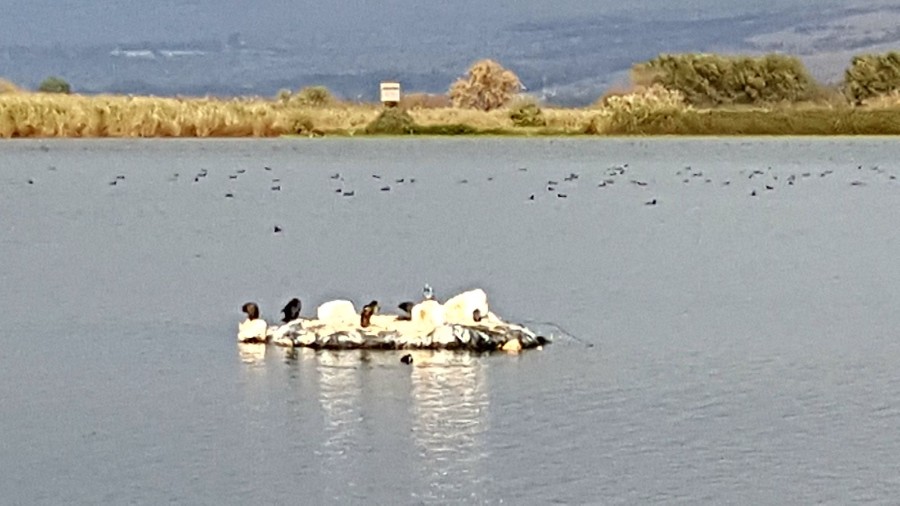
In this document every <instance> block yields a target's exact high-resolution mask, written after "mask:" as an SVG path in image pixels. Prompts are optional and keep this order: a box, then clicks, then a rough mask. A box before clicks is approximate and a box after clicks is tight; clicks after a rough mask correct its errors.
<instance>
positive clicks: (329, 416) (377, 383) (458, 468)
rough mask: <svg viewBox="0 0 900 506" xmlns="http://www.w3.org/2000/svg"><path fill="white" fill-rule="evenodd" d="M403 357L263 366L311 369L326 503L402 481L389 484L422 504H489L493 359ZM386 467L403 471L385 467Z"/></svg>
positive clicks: (318, 358) (308, 377)
mask: <svg viewBox="0 0 900 506" xmlns="http://www.w3.org/2000/svg"><path fill="white" fill-rule="evenodd" d="M270 353H272V351H270ZM404 354H405V353H399V352H391V351H384V352H380V351H373V352H363V351H314V350H309V349H298V350H285V351H284V353H281V354H273V355H272V356H275V355H278V356H280V357H283V359H281V360H278V361H276V360H269V361H268V363H266V364H265V367H277V366H278V365H279V364H286V365H289V366H290V368H291V369H295V368H299V369H301V370H303V371H304V372H303V373H302V376H303V377H304V380H305V381H303V382H301V383H300V385H302V386H300V388H304V389H306V392H308V393H309V394H310V395H313V396H315V398H317V400H318V404H319V407H320V410H321V414H322V422H323V424H322V426H321V430H322V432H321V434H320V436H319V437H318V438H316V439H318V442H316V443H314V445H313V446H314V450H313V453H314V454H315V455H316V457H317V458H318V459H320V462H319V463H318V464H317V467H320V468H321V469H327V470H328V473H327V474H326V475H323V476H322V481H321V482H320V484H319V487H320V488H319V492H320V493H321V494H322V498H323V499H325V500H337V501H340V500H342V499H351V498H356V499H365V497H366V494H367V493H371V492H372V491H371V490H368V491H367V490H366V489H367V487H368V485H363V484H367V483H371V482H372V481H373V480H376V481H379V483H381V485H383V486H385V487H386V488H387V489H388V490H389V491H390V492H389V493H392V494H396V493H397V492H398V490H397V489H396V485H397V483H394V484H393V485H391V484H390V483H389V482H392V481H395V480H398V479H400V481H401V482H402V483H403V488H402V489H401V490H404V491H407V492H408V493H409V494H410V498H411V499H412V500H413V501H414V502H419V503H432V502H448V501H449V502H459V501H466V502H468V501H473V500H475V501H480V500H483V499H484V498H486V497H489V496H490V494H489V493H488V486H489V484H490V483H491V481H492V476H491V473H490V470H489V469H488V466H487V465H486V459H487V458H488V456H489V454H488V452H487V450H486V449H485V448H486V441H485V439H486V437H485V434H486V433H487V431H488V429H489V425H488V424H489V401H490V399H489V396H488V381H487V370H486V367H487V362H486V359H485V358H484V357H481V356H475V355H472V354H469V353H455V352H448V351H413V352H411V355H412V356H413V364H412V365H411V366H410V365H405V364H402V363H401V362H400V357H401V356H402V355H404ZM243 356H244V355H243V352H242V357H243ZM248 356H249V354H248ZM255 357H256V358H257V359H259V360H262V359H263V358H264V354H263V355H255ZM269 358H270V359H271V358H272V357H271V356H270V357H269ZM245 362H247V363H248V364H252V365H253V366H256V365H257V364H258V362H255V363H251V362H248V361H246V360H245ZM292 374H297V372H296V371H294V372H293V373H292ZM295 386H297V385H296V384H295ZM269 387H270V388H271V387H273V385H271V384H270V385H269ZM284 387H285V388H289V387H290V385H288V384H285V385H284ZM407 392H408V394H407ZM310 435H311V434H307V436H310ZM311 441H315V439H312V440H311ZM387 461H392V462H394V463H395V464H396V465H397V466H399V467H397V468H393V469H388V468H384V466H383V463H384V462H387ZM332 478H334V479H332Z"/></svg>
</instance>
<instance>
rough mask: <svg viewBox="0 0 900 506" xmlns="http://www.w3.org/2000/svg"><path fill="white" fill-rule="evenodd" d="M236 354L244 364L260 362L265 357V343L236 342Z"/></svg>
mask: <svg viewBox="0 0 900 506" xmlns="http://www.w3.org/2000/svg"><path fill="white" fill-rule="evenodd" d="M238 354H239V355H240V357H241V362H243V363H245V364H262V363H263V362H264V361H265V359H266V345H265V344H262V343H238Z"/></svg>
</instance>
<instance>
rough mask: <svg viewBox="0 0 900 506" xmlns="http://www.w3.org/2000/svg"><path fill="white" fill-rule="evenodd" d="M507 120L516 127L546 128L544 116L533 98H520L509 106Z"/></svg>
mask: <svg viewBox="0 0 900 506" xmlns="http://www.w3.org/2000/svg"><path fill="white" fill-rule="evenodd" d="M509 119H511V120H512V122H513V125H515V126H518V127H542V126H547V121H546V120H545V119H544V114H543V112H542V111H541V108H540V107H539V106H538V103H537V100H535V99H534V98H533V97H520V98H518V99H515V100H513V101H512V102H511V103H510V105H509Z"/></svg>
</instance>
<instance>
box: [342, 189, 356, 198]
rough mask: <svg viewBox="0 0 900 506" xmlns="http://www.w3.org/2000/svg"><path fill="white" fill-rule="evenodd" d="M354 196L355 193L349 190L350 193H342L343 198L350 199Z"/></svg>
mask: <svg viewBox="0 0 900 506" xmlns="http://www.w3.org/2000/svg"><path fill="white" fill-rule="evenodd" d="M338 191H340V190H338ZM354 195H356V192H355V191H354V190H350V191H348V192H344V196H345V197H352V196H354Z"/></svg>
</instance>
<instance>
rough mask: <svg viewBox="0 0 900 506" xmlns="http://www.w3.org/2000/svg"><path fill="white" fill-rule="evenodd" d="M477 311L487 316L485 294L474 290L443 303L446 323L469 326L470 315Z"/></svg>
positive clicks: (472, 321)
mask: <svg viewBox="0 0 900 506" xmlns="http://www.w3.org/2000/svg"><path fill="white" fill-rule="evenodd" d="M476 309H477V310H478V311H479V312H480V313H481V315H482V316H484V317H487V315H488V303H487V294H486V293H484V290H482V289H480V288H476V289H474V290H469V291H468V292H463V293H461V294H459V295H456V296H453V297H451V298H450V299H449V300H447V302H445V303H444V319H445V321H446V322H448V323H459V324H462V325H471V324H472V323H474V320H473V319H472V314H473V313H474V312H475V310H476Z"/></svg>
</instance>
